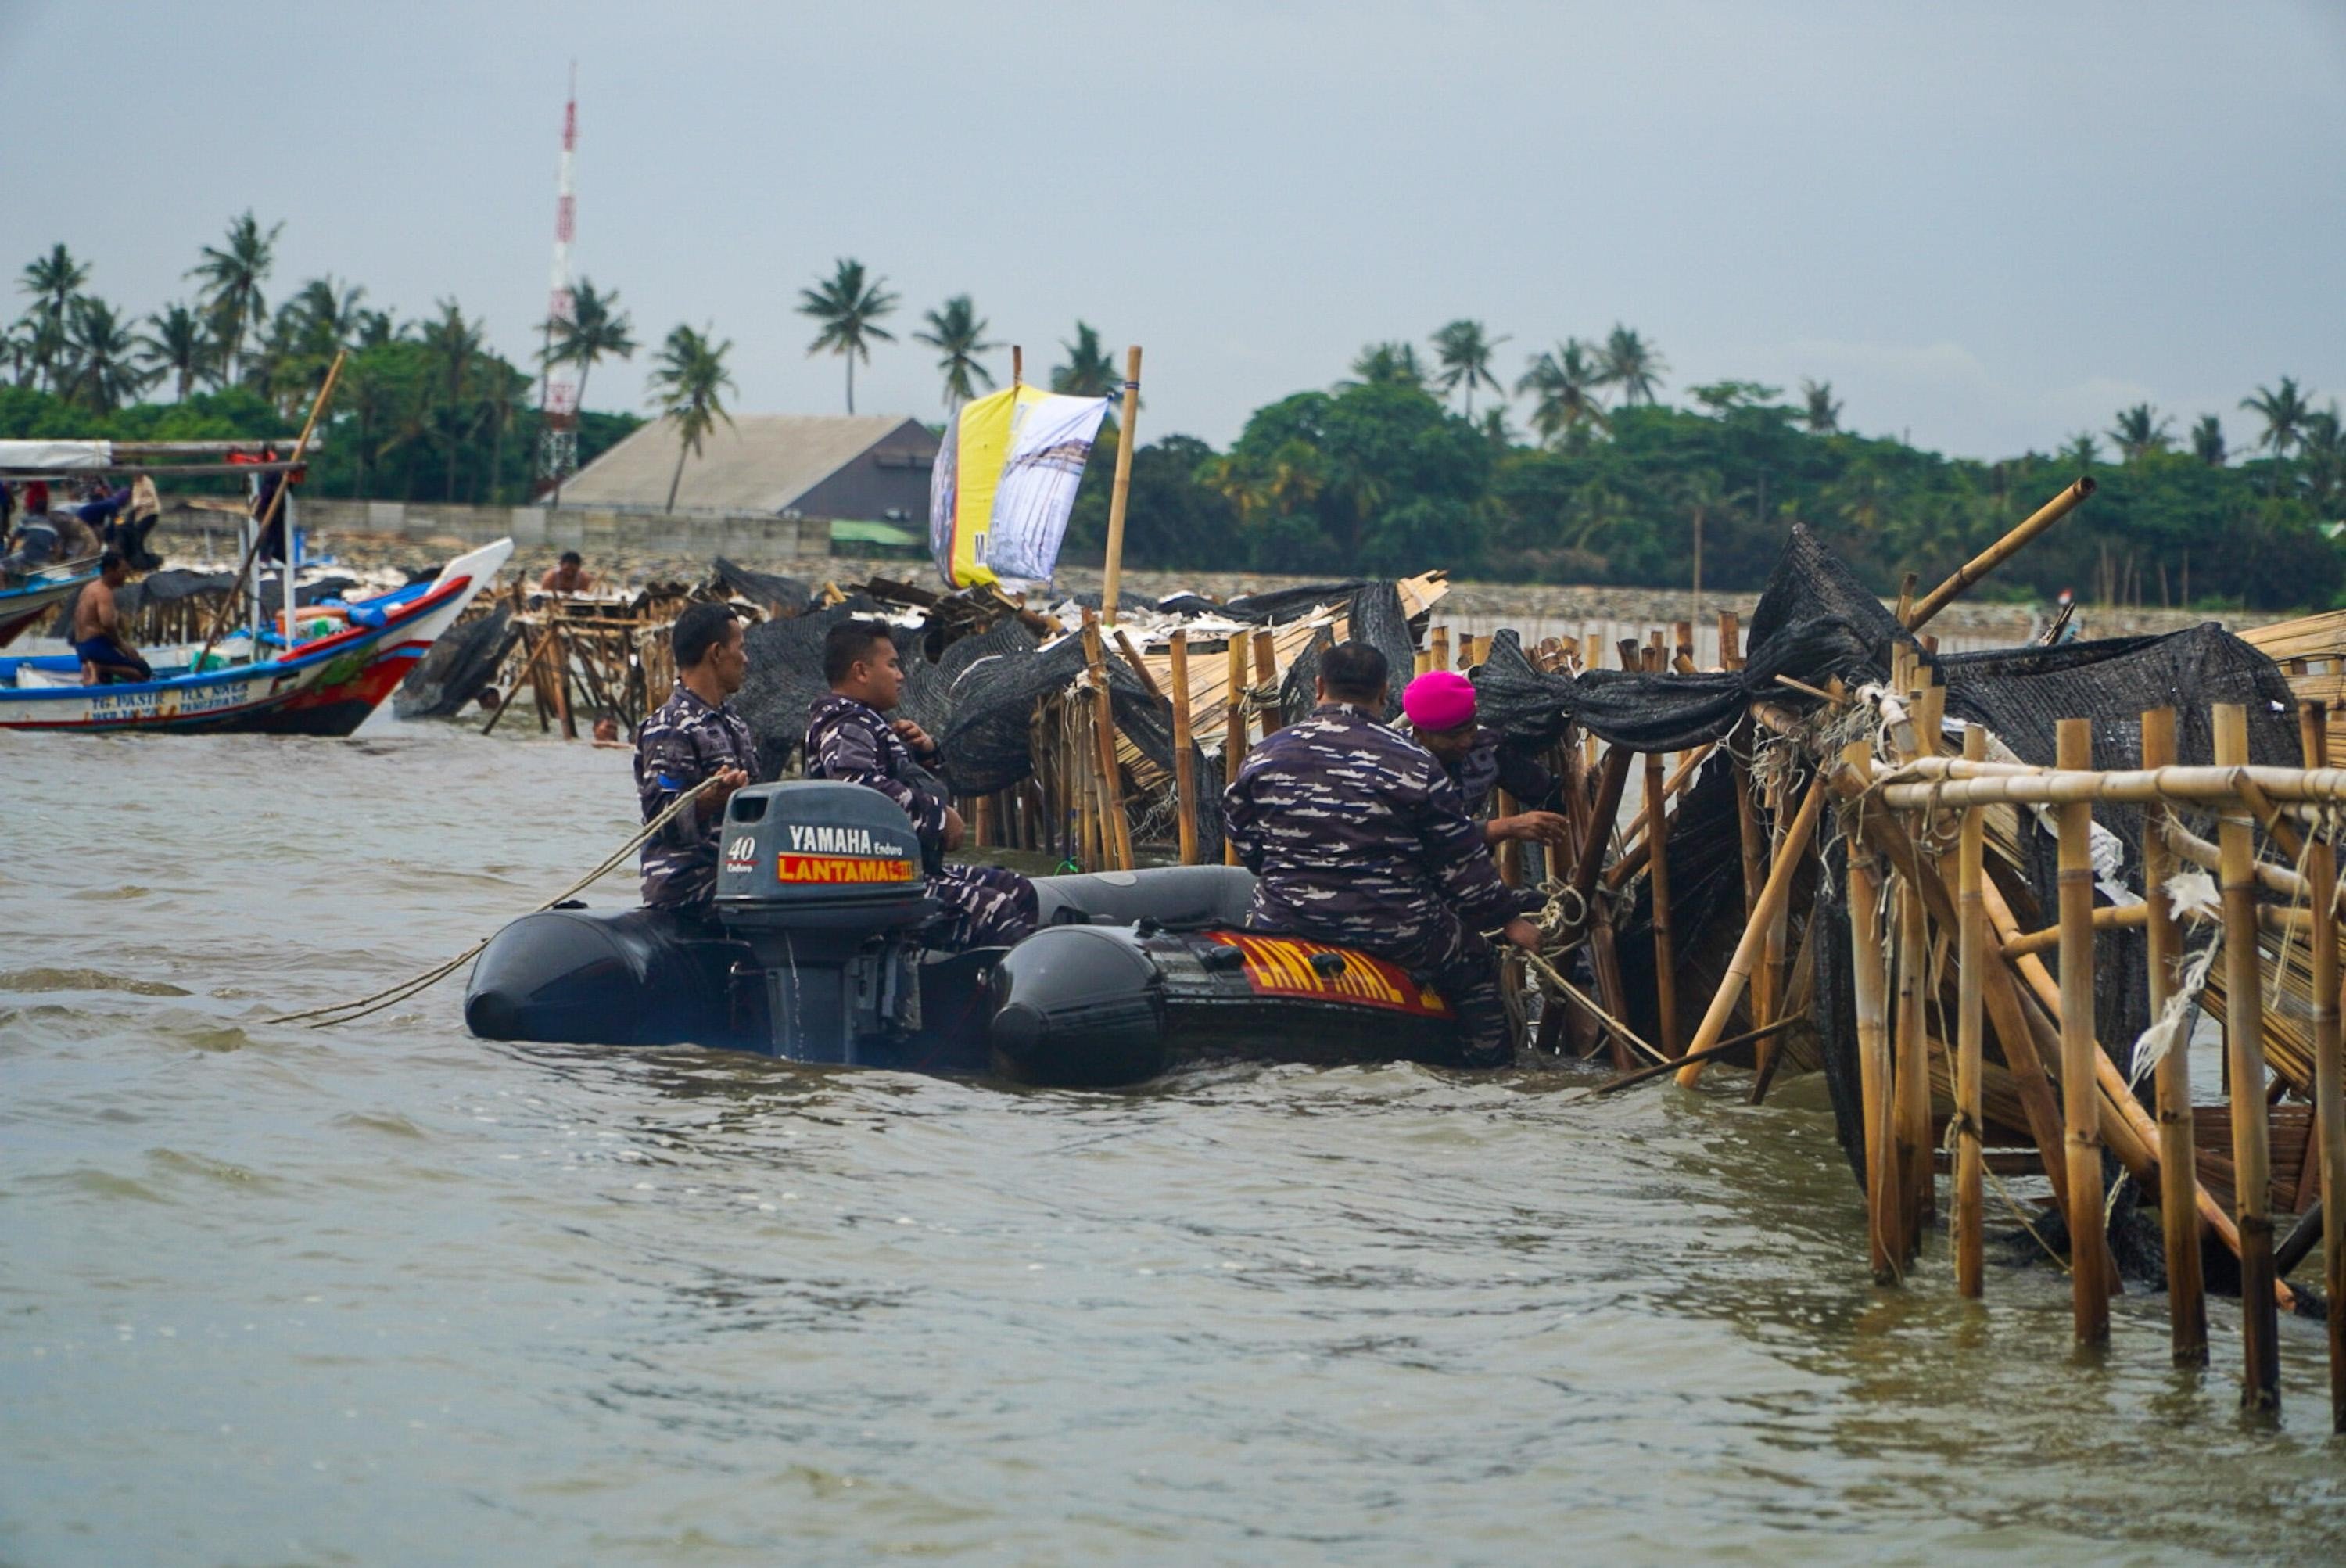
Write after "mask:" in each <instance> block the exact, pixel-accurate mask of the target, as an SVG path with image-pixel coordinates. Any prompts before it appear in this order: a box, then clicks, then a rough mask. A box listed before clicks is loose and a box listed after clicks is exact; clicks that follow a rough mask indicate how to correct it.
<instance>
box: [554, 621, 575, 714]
mask: <svg viewBox="0 0 2346 1568" xmlns="http://www.w3.org/2000/svg"><path fill="white" fill-rule="evenodd" d="M546 636H547V637H548V638H549V639H551V640H552V642H553V644H554V658H553V660H552V664H553V674H552V678H551V680H550V681H549V683H548V684H550V685H551V686H552V687H554V713H555V717H556V718H559V719H560V720H561V721H562V738H563V739H565V740H576V739H577V738H578V720H577V719H576V718H575V717H574V716H573V715H572V713H571V711H570V645H569V643H568V642H567V641H566V639H565V638H564V637H563V635H562V628H561V626H558V625H556V624H555V623H554V622H552V621H548V622H547V623H546Z"/></svg>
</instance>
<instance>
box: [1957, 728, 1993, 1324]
mask: <svg viewBox="0 0 2346 1568" xmlns="http://www.w3.org/2000/svg"><path fill="white" fill-rule="evenodd" d="M1986 755H1987V731H1986V730H1985V729H1984V728H1981V727H1980V726H1978V725H1976V724H1973V725H1966V726H1965V727H1964V756H1966V757H1984V756H1986ZM1986 845H1987V813H1986V812H1985V811H1984V810H1982V809H1980V808H1979V807H1977V806H1973V807H1969V808H1967V809H1965V810H1964V826H1963V837H1962V839H1961V840H1960V841H1959V844H1958V847H1957V849H1956V851H1955V888H1956V893H1955V906H1956V911H1957V912H1958V915H1959V917H1960V919H1959V921H1958V924H1957V929H1956V935H1955V943H1956V946H1955V1072H1954V1079H1955V1219H1954V1231H1955V1234H1954V1242H1955V1291H1956V1294H1958V1295H1962V1296H1968V1297H1971V1298H1974V1299H1977V1298H1979V1297H1980V1296H1982V1295H1983V1294H1984V1293H1985V1290H1986V1268H1985V1259H1984V1252H1983V1241H1984V1236H1983V1227H1984V1224H1985V1209H1984V1195H1983V1192H1982V1188H1981V1176H1982V1172H1983V1170H1984V1164H1983V1161H1984V1151H1983V1150H1982V1147H1981V1135H1982V1133H1983V1131H1984V1110H1983V1108H1982V1104H1981V1090H1980V1065H1981V1059H1980V1046H1981V1033H1982V1026H1983V1024H1984V1012H1985V1003H1984V1000H1983V995H1982V991H1981V981H1980V972H1981V971H1982V970H1983V969H1984V968H1985V967H1986V964H1987V954H1986V948H1987V913H1986V911H1985V910H1984V909H1983V908H1982V907H1981V903H1980V883H1981V881H1984V879H1985V877H1986V874H1987V867H1986Z"/></svg>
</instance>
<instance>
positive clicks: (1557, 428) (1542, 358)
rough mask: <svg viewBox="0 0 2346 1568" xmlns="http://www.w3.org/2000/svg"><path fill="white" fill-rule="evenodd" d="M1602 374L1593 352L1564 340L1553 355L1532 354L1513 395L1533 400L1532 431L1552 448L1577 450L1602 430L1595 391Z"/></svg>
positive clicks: (1602, 419)
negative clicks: (1524, 394) (1518, 393)
mask: <svg viewBox="0 0 2346 1568" xmlns="http://www.w3.org/2000/svg"><path fill="white" fill-rule="evenodd" d="M1604 374H1605V372H1604V371H1603V369H1602V368H1601V367H1600V366H1599V365H1598V364H1597V362H1596V356H1595V354H1594V352H1593V351H1591V350H1590V348H1589V346H1588V345H1587V344H1586V343H1584V342H1582V341H1580V340H1579V339H1578V338H1566V340H1565V341H1563V342H1561V343H1558V344H1557V345H1556V351H1555V352H1553V353H1550V352H1548V351H1545V350H1542V351H1540V352H1538V353H1536V354H1534V355H1533V356H1532V359H1531V363H1530V366H1529V368H1527V369H1526V370H1525V372H1524V374H1523V379H1522V380H1520V381H1518V382H1515V391H1516V392H1527V393H1529V394H1530V395H1531V398H1532V400H1533V401H1532V428H1533V429H1534V430H1535V431H1537V432H1538V433H1539V434H1540V439H1542V440H1543V441H1545V442H1548V443H1551V444H1556V443H1562V444H1564V445H1566V446H1579V445H1583V444H1585V443H1586V441H1587V439H1588V435H1589V433H1590V432H1592V431H1596V430H1601V429H1603V428H1604V426H1605V409H1604V405H1603V404H1601V403H1599V402H1597V400H1596V389H1597V387H1598V385H1599V384H1601V383H1602V382H1603V381H1604Z"/></svg>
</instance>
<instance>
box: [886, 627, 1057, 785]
mask: <svg viewBox="0 0 2346 1568" xmlns="http://www.w3.org/2000/svg"><path fill="white" fill-rule="evenodd" d="M1036 640H1037V639H1036V637H1035V634H1034V633H1033V632H1031V631H1028V630H1027V629H1026V627H1025V625H1023V624H1022V623H1021V622H1019V621H1018V620H1016V619H1015V618H1014V617H1011V616H1005V617H1003V618H1002V619H1001V620H999V621H997V622H995V623H994V625H993V626H991V627H989V628H988V629H986V630H985V631H983V632H980V633H978V634H977V635H976V636H966V637H963V638H962V639H961V640H960V641H958V642H956V643H954V644H952V645H950V646H949V647H946V649H945V651H944V654H943V657H940V658H939V659H937V660H936V662H935V663H933V664H932V663H931V662H929V660H927V659H926V658H925V657H920V658H908V659H907V660H906V661H905V664H904V669H905V680H904V698H903V714H904V717H905V718H910V719H911V720H913V722H914V723H915V724H918V725H919V726H920V727H921V728H923V729H925V730H927V731H928V732H929V734H930V735H932V736H933V737H935V738H937V739H938V740H939V741H941V742H942V741H943V740H944V738H945V737H946V736H948V735H950V734H951V733H953V718H954V713H955V712H956V711H957V710H958V709H959V708H960V707H961V706H962V704H963V702H964V699H972V700H976V701H979V702H984V701H986V700H988V697H989V689H988V686H987V683H986V681H985V680H984V678H983V677H973V678H971V679H970V680H968V681H966V682H965V681H964V677H969V676H970V672H971V670H972V668H973V667H974V666H977V665H979V664H982V663H984V661H986V660H988V659H997V658H1009V659H1017V658H1022V657H1028V656H1031V655H1032V654H1033V653H1034V651H1035V643H1036ZM964 687H965V689H964ZM1019 722H1020V724H1021V726H1022V733H1023V726H1024V724H1025V720H1024V719H1023V718H1022V719H1021V720H1020V721H1019ZM1022 745H1023V742H1022ZM952 756H953V753H952V748H950V747H948V748H947V750H946V758H947V761H948V764H950V762H951V760H952ZM947 771H948V772H952V771H953V769H951V768H950V767H948V769H947Z"/></svg>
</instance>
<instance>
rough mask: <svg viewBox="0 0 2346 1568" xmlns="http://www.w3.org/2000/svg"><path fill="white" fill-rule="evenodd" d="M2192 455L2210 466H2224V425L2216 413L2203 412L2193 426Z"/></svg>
mask: <svg viewBox="0 0 2346 1568" xmlns="http://www.w3.org/2000/svg"><path fill="white" fill-rule="evenodd" d="M2191 455H2192V456H2194V457H2196V458H2198V460H2199V461H2200V462H2202V463H2206V464H2207V465H2208V467H2210V468H2221V467H2223V466H2224V458H2225V455H2226V453H2225V451H2224V425H2223V422H2222V421H2220V420H2219V419H2218V418H2217V417H2216V416H2215V415H2214V414H2212V413H2203V414H2201V415H2200V416H2199V423H2198V424H2195V425H2193V426H2192V427H2191Z"/></svg>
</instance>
